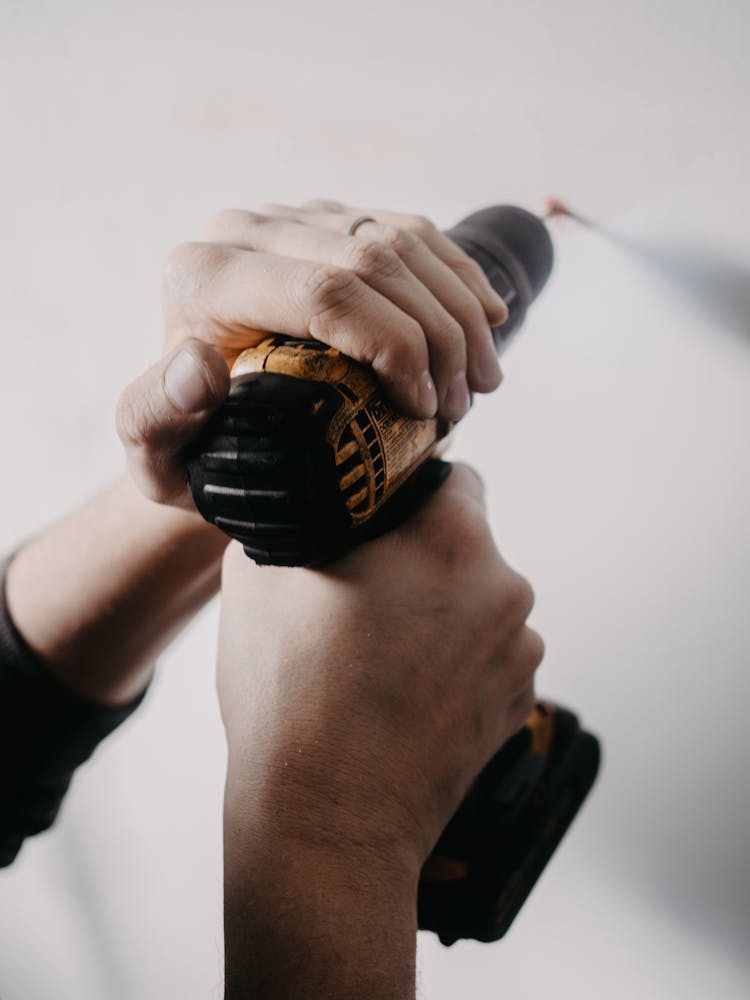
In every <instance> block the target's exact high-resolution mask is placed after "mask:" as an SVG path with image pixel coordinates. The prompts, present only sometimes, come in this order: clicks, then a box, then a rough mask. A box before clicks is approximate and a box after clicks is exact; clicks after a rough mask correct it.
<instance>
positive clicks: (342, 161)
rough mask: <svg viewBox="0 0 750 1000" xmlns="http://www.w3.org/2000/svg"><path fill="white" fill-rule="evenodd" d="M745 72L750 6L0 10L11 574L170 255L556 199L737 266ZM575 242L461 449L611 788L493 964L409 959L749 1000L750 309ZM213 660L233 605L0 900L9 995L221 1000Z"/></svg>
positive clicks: (82, 468) (496, 950)
mask: <svg viewBox="0 0 750 1000" xmlns="http://www.w3.org/2000/svg"><path fill="white" fill-rule="evenodd" d="M749 42H750V8H748V6H747V5H746V4H744V3H743V2H742V0H734V2H731V3H729V2H726V3H720V2H719V3H714V4H713V5H707V4H702V3H697V2H693V0H691V2H685V0H683V2H677V0H669V2H664V3H660V4H654V3H653V2H645V0H634V2H631V3H630V4H628V5H615V4H606V3H604V4H603V3H601V2H598V3H594V2H593V0H573V2H570V3H567V4H554V3H552V0H530V2H529V0H527V2H526V3H524V4H510V3H508V2H506V0H500V2H497V0H496V2H493V3H489V2H487V3H485V2H479V0H468V2H464V3H462V4H460V5H459V4H456V5H448V4H445V3H435V2H433V3H429V4H428V3H426V2H423V0H415V2H413V3H411V4H405V5H402V4H397V3H394V2H391V0H388V2H381V3H380V4H378V5H366V6H365V5H361V6H360V5H356V4H352V3H349V4H344V3H340V2H328V3H318V4H315V5H308V4H302V3H296V4H290V3H278V4H275V5H272V6H266V5H263V6H261V5H251V4H246V5H240V4H231V3H229V2H227V0H216V2H214V3H212V4H210V5H206V4H197V3H194V2H189V3H188V2H183V3H176V2H168V3H161V4H146V3H143V2H134V3H131V4H129V5H128V8H127V11H126V10H125V8H124V6H123V5H119V4H114V3H102V2H99V3H93V2H92V3H86V2H83V0H71V2H69V3H66V4H55V3H50V2H48V3H23V4H22V3H20V2H19V0H4V2H3V3H2V4H0V86H1V89H0V93H1V94H2V98H1V99H0V116H1V118H0V125H1V132H0V135H2V156H0V180H2V187H1V188H0V205H1V206H2V208H1V211H2V214H1V216H0V217H1V218H2V220H3V234H2V235H3V238H2V240H0V329H2V336H3V344H4V351H3V363H2V366H0V393H1V394H0V406H1V407H2V420H1V421H0V455H1V456H2V462H3V468H4V473H3V479H2V484H3V501H2V503H3V506H2V511H3V517H2V519H0V545H1V546H2V547H3V548H9V547H11V546H12V545H14V544H15V543H17V541H18V539H19V538H21V537H23V535H24V534H26V533H29V532H31V531H33V530H35V529H36V528H38V527H39V526H40V525H41V524H43V523H44V522H46V521H48V520H49V519H51V518H53V517H54V516H56V515H58V514H59V513H61V512H62V511H64V510H65V509H68V508H70V507H71V506H73V505H74V504H75V503H76V502H78V501H79V500H81V499H83V498H84V497H86V496H87V495H88V494H89V493H90V492H91V491H92V490H94V489H96V488H97V487H98V486H99V485H101V484H102V483H103V482H105V481H106V480H107V479H108V478H111V477H112V476H114V475H115V474H116V472H117V470H118V469H119V467H120V454H119V449H118V446H117V443H116V441H115V438H114V433H113V431H112V420H111V416H110V415H111V412H112V408H113V402H114V399H115V398H116V396H117V394H118V392H119V389H120V388H121V387H122V386H123V384H124V383H125V382H126V381H128V380H129V379H130V378H131V377H132V376H134V375H135V374H136V373H137V372H138V371H139V370H140V369H141V368H143V367H144V366H145V365H146V364H147V363H148V362H150V361H151V360H153V358H154V357H155V356H156V354H157V352H158V351H159V343H160V341H159V338H160V319H159V304H158V274H159V266H160V260H161V258H162V257H163V255H164V253H165V252H166V250H167V249H168V248H169V246H170V245H172V244H173V243H175V242H178V241H179V240H182V239H185V238H195V237H197V236H199V235H200V232H201V226H202V224H203V221H204V220H205V218H206V217H207V216H208V214H209V213H210V212H211V211H212V210H213V209H215V208H219V207H227V206H246V207H252V206H253V205H254V204H257V203H259V202H262V201H266V200H288V201H295V200H301V199H303V198H306V197H311V196H316V195H324V196H332V197H337V198H340V199H342V200H349V201H351V202H353V203H356V204H362V205H367V204H377V205H387V206H394V207H396V208H405V209H415V210H419V211H423V212H426V213H427V214H430V215H432V216H433V217H434V218H435V219H436V221H438V222H440V223H441V224H446V225H448V224H450V223H451V222H453V221H455V220H456V219H457V218H458V217H460V216H461V215H462V214H463V213H464V212H466V211H467V210H469V209H472V208H475V207H478V206H481V205H483V204H489V203H492V202H496V201H501V200H508V201H518V202H520V203H522V204H526V205H527V206H528V207H531V208H538V207H540V205H541V202H542V199H543V197H544V195H546V194H548V193H550V192H555V193H559V194H561V195H563V196H565V197H567V198H569V199H570V201H571V203H572V204H573V205H574V206H576V207H578V208H580V210H581V211H582V212H586V213H588V214H591V215H592V216H594V217H596V218H597V219H600V220H602V221H603V222H605V223H607V224H608V225H609V226H610V228H611V229H613V230H614V231H615V232H616V233H618V234H620V235H621V236H626V237H627V238H628V239H630V240H631V241H635V242H641V243H646V244H647V245H649V246H653V245H656V244H657V243H658V244H659V245H665V244H667V243H672V244H676V245H678V246H679V247H681V248H683V249H684V248H685V247H688V246H694V245H695V246H698V247H701V248H704V249H708V250H710V251H711V252H712V253H713V254H718V253H721V254H723V255H724V256H726V257H727V259H729V260H730V261H731V262H732V263H733V265H734V266H736V267H738V268H742V267H744V268H745V269H748V270H749V271H750V239H749V238H748V235H747V232H748V226H747V220H748V207H747V206H748V199H747V191H746V185H745V176H744V175H745V173H746V171H747V161H748V152H749V151H750V140H749V139H748V134H747V127H746V108H747V104H748V97H749V96H750V88H749V78H748V77H749V74H750V70H748V58H747V52H748V43H749ZM556 241H557V250H558V266H557V270H556V273H555V276H554V278H553V280H552V282H551V283H550V286H549V289H548V291H547V292H546V294H545V296H544V298H543V300H542V301H540V303H539V305H538V307H537V309H536V311H535V314H534V316H533V317H532V318H531V320H530V322H529V324H528V326H527V329H526V330H525V332H524V334H523V335H522V338H521V340H520V341H519V342H518V343H517V345H516V346H514V347H513V348H512V350H511V352H509V354H508V356H507V358H506V360H505V364H504V367H505V371H506V380H505V383H504V385H503V388H502V391H501V392H500V393H499V394H498V395H497V396H495V397H493V398H492V399H491V400H486V399H485V400H481V401H479V403H478V405H477V407H476V412H475V413H474V414H472V415H470V417H469V418H468V419H467V421H466V423H465V425H464V427H463V428H461V430H460V432H459V434H458V435H457V440H456V443H455V446H454V454H455V455H456V457H459V456H461V457H467V458H469V459H470V460H472V461H473V462H474V463H475V464H476V465H477V466H478V467H479V468H480V469H481V470H482V472H483V474H484V475H485V477H486V478H487V480H488V483H489V487H490V495H491V497H492V504H493V522H494V525H495V527H496V531H497V537H498V541H499V544H500V546H501V548H502V549H503V551H504V552H505V553H506V554H507V556H508V557H509V558H510V559H511V561H512V562H514V563H515V564H517V565H518V567H519V568H520V569H522V570H523V571H524V572H525V573H527V574H528V575H529V576H530V578H531V579H532V581H533V582H534V584H535V587H536V590H537V594H538V602H537V610H536V611H535V619H536V624H537V625H538V627H539V628H540V630H541V631H542V632H543V633H544V635H545V637H546V639H547V646H548V656H547V661H546V664H545V666H544V667H543V669H542V673H541V676H540V690H542V691H543V692H544V693H545V694H548V695H550V696H553V697H555V698H558V699H559V700H560V701H562V702H563V703H565V704H568V705H571V706H573V707H576V708H577V709H578V710H579V711H580V713H581V714H582V716H583V717H584V719H585V720H586V722H587V723H589V724H590V725H591V727H593V728H594V729H595V730H596V731H597V732H598V733H599V734H600V735H601V736H602V738H603V740H604V744H605V754H606V759H605V768H604V772H603V775H602V777H601V779H600V782H599V784H598V786H597V788H596V790H595V794H594V795H593V796H592V798H591V800H590V803H589V804H588V805H587V807H586V809H585V811H584V813H583V814H582V816H581V817H580V818H579V820H578V821H577V823H576V825H575V826H574V828H573V830H572V832H571V833H570V835H569V836H568V838H567V839H566V841H565V843H564V845H563V846H562V848H561V849H560V851H559V853H558V855H557V856H556V858H555V860H554V862H553V863H552V864H551V866H550V867H549V869H548V871H547V872H546V873H545V875H544V877H543V879H542V881H541V883H540V884H539V886H538V887H537V889H536V890H535V891H534V893H533V895H532V897H531V899H530V900H529V902H528V904H527V905H526V907H525V909H524V910H523V912H522V914H521V916H520V917H519V920H518V922H517V924H516V926H515V927H514V928H513V931H512V932H511V934H510V935H509V937H508V938H507V939H506V940H505V941H504V942H502V943H500V944H497V945H494V946H479V945H472V944H462V945H459V946H456V947H454V948H452V949H442V948H441V947H440V946H439V945H437V944H436V943H435V942H434V941H433V940H432V939H431V938H427V939H426V940H424V941H423V942H422V946H421V952H420V969H421V976H420V978H421V990H422V995H423V996H424V997H425V998H429V1000H443V998H446V1000H447V998H449V997H455V996H471V997H472V998H477V1000H484V998H487V1000H489V998H490V997H493V998H494V997H497V996H501V995H506V994H508V995H511V994H512V995H513V996H515V997H519V998H528V1000H536V998H540V997H543V996H546V995H549V993H550V992H551V991H552V990H554V991H555V993H556V995H557V996H561V997H563V998H565V1000H567V998H569V997H570V998H574V997H575V998H591V1000H594V998H597V1000H598V998H600V997H603V996H606V997H608V998H618V1000H619V998H623V1000H624V998H628V1000H631V998H633V997H638V998H658V1000H662V998H672V997H674V998H681V1000H683V998H684V1000H692V998H696V1000H697V998H704V997H706V996H714V997H717V998H722V1000H725V998H726V1000H735V998H736V1000H740V998H745V997H747V996H748V995H749V994H750V963H748V959H747V954H748V944H750V940H749V939H750V874H749V872H750V866H749V865H748V844H749V843H750V787H749V783H748V779H747V777H746V767H745V762H746V760H747V759H748V750H750V732H749V731H748V727H747V726H746V725H745V722H744V720H745V717H746V715H745V713H746V707H745V706H746V705H747V704H748V703H749V702H750V679H749V677H748V673H749V672H748V670H747V663H748V656H747V641H748V638H749V636H748V632H749V631H750V615H748V611H747V594H748V584H749V583H750V531H749V530H748V511H749V510H750V470H749V465H750V448H749V447H748V443H747V438H746V428H747V426H748V422H749V419H750V392H748V385H749V384H750V382H749V376H750V312H749V311H748V307H747V301H748V300H747V296H745V299H744V303H743V302H742V301H740V302H739V304H738V305H737V306H736V308H735V309H734V310H733V311H730V310H729V309H728V308H727V302H728V300H729V298H730V292H729V290H728V289H727V288H722V289H721V290H720V291H719V293H718V296H717V297H715V298H714V299H711V298H710V296H709V298H708V301H706V297H705V296H702V297H701V296H698V291H700V289H699V286H698V283H697V280H696V278H695V276H694V275H692V273H691V276H690V278H689V279H688V280H687V281H686V280H682V281H678V280H676V278H675V276H674V274H671V275H665V273H663V270H662V271H661V272H659V271H657V270H655V269H654V268H652V267H650V266H649V265H648V263H647V261H646V260H645V259H644V258H643V257H640V258H639V257H638V256H636V255H634V254H633V253H632V252H630V251H629V250H627V249H623V247H622V246H621V245H618V244H617V243H616V242H613V241H611V240H606V239H604V238H602V237H600V236H598V235H595V234H593V233H591V232H589V231H587V230H583V229H579V228H577V227H576V226H575V225H573V224H570V223H566V224H565V225H562V226H559V227H558V228H557V229H556ZM745 287H748V286H747V285H745ZM739 298H740V299H741V298H742V296H741V295H740V296H739ZM732 302H734V299H732ZM720 306H721V308H719V307H720ZM717 317H718V318H717ZM214 629H215V609H211V610H209V611H208V612H207V613H206V614H205V615H204V616H203V617H202V618H201V619H199V620H198V622H197V623H196V624H195V625H194V626H193V628H192V629H191V630H190V631H189V632H188V633H187V634H186V635H185V636H184V637H183V638H182V639H181V640H180V641H179V642H178V643H177V644H176V645H175V646H174V648H173V649H172V650H171V651H170V652H169V654H168V655H167V656H165V657H164V662H163V668H162V673H161V676H160V679H159V680H158V682H157V683H156V685H155V686H154V690H153V691H152V693H151V696H150V698H149V701H148V703H147V705H146V706H145V708H144V709H143V710H142V712H141V713H139V715H138V716H137V717H136V718H134V719H133V720H131V722H130V723H128V725H127V726H126V727H124V728H123V729H122V730H121V731H120V732H119V733H118V734H117V735H115V736H114V737H113V738H112V740H110V741H109V743H108V745H107V746H106V747H105V748H103V749H102V750H101V751H100V752H99V753H98V755H97V757H96V759H95V761H94V762H93V764H92V765H91V766H90V767H88V768H87V769H86V770H85V772H84V773H82V774H81V775H80V776H79V778H78V779H77V780H76V783H75V787H74V789H73V791H72V793H71V795H70V798H69V800H68V802H67V805H66V808H65V811H64V814H63V817H62V821H61V822H60V824H59V826H58V827H57V828H56V830H55V832H54V833H52V834H50V835H47V836H44V837H41V838H39V839H38V840H37V841H36V842H34V843H31V844H29V845H27V847H26V848H24V851H23V854H22V857H21V858H20V859H19V863H18V864H17V865H15V866H14V867H13V868H12V869H11V870H9V871H7V872H5V873H3V874H2V875H0V996H2V997H3V1000H49V998H51V997H54V998H55V1000H69V998H71V1000H72V998H75V1000H99V998H102V997H107V998H108V1000H109V998H111V1000H136V998H137V1000H156V998H159V1000H163V998H165V997H168V998H171V997H175V998H177V997H179V998H181V1000H182V998H186V1000H187V998H190V1000H192V998H204V997H206V998H207V997H216V996H220V966H221V932H220V864H219V843H220V815H219V807H220V799H221V780H222V768H223V745H222V735H221V729H220V725H219V721H218V714H217V711H216V706H215V702H214V697H213V690H212V679H211V667H212V659H213V641H214Z"/></svg>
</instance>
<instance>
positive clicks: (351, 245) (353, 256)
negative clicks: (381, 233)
mask: <svg viewBox="0 0 750 1000" xmlns="http://www.w3.org/2000/svg"><path fill="white" fill-rule="evenodd" d="M344 266H345V267H348V268H350V269H351V270H352V271H354V272H355V274H358V275H359V276H360V277H362V278H364V279H365V280H368V279H369V280H373V279H378V278H380V279H383V278H393V277H395V276H396V275H397V274H398V273H399V272H400V270H401V268H402V267H403V265H402V263H401V259H400V258H399V256H398V254H397V253H396V252H395V251H394V250H392V249H391V247H389V246H386V245H385V244H384V243H379V242H378V241H377V240H363V239H357V238H356V237H354V238H352V239H351V240H349V242H348V244H347V247H346V249H345V252H344Z"/></svg>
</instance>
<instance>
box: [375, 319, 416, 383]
mask: <svg viewBox="0 0 750 1000" xmlns="http://www.w3.org/2000/svg"><path fill="white" fill-rule="evenodd" d="M423 347H424V350H422V348H423ZM426 363H427V352H426V346H425V340H424V333H423V331H422V327H421V326H420V325H419V323H417V321H416V320H407V321H404V322H403V323H402V324H401V327H400V329H398V330H395V329H393V330H390V331H389V333H388V337H387V338H386V339H385V340H383V341H382V342H381V343H380V344H378V346H377V348H376V350H375V352H374V355H373V359H372V367H373V368H374V369H375V371H376V372H377V373H378V374H379V375H383V374H387V375H391V376H400V377H402V378H409V377H416V376H417V375H419V374H421V372H422V371H423V370H424V368H425V366H426Z"/></svg>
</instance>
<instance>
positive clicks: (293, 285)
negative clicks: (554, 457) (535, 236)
mask: <svg viewBox="0 0 750 1000" xmlns="http://www.w3.org/2000/svg"><path fill="white" fill-rule="evenodd" d="M363 215H367V216H369V217H370V221H367V222H364V223H362V224H361V225H360V226H359V227H358V228H357V230H356V234H355V235H353V236H349V235H346V234H345V230H346V228H347V223H348V222H350V221H351V220H353V219H355V218H356V217H359V216H363ZM163 299H164V317H165V326H166V347H167V351H168V354H167V356H166V357H165V358H164V359H163V360H162V361H161V362H159V364H157V365H155V366H154V367H153V368H152V369H150V371H148V372H147V373H146V374H145V375H144V376H142V377H141V378H140V379H138V380H137V381H136V382H134V383H133V384H132V385H131V386H129V387H128V388H127V389H126V390H125V392H124V393H123V396H122V398H121V400H120V404H119V407H118V418H117V426H118V433H119V435H120V437H121V439H122V441H123V444H124V445H125V449H126V452H127V456H128V462H129V464H130V468H131V472H132V474H133V477H134V479H135V480H136V482H137V484H138V485H139V487H140V488H141V489H142V490H143V492H144V493H145V494H146V495H147V496H149V497H150V498H151V499H153V500H157V501H159V502H162V503H169V504H173V505H175V506H181V507H185V508H188V509H190V508H191V507H192V502H191V500H190V498H189V495H188V491H187V489H186V485H185V476H184V469H183V463H182V459H181V453H182V451H183V449H184V447H185V446H186V444H187V443H188V442H189V441H190V440H191V439H192V438H193V437H194V436H195V434H196V433H197V431H198V430H199V428H200V427H201V426H202V425H203V423H205V421H206V420H207V419H208V417H209V415H210V414H211V413H212V412H213V411H214V410H215V409H216V407H217V406H218V405H219V404H220V403H221V402H222V400H223V399H224V398H225V396H226V394H227V392H228V387H229V383H228V379H227V375H226V366H227V363H229V362H231V361H232V360H233V358H234V357H236V355H237V354H238V353H239V352H240V351H241V350H242V349H244V348H246V347H249V346H251V345H253V344H255V343H258V342H259V341H260V340H261V339H263V337H265V336H266V335H267V334H268V333H281V334H288V335H292V336H296V337H304V338H308V337H309V338H314V339H317V340H320V341H323V342H324V343H326V344H329V345H331V346H334V347H337V348H339V349H340V350H341V351H342V352H343V353H344V354H346V355H348V356H349V357H352V358H355V359H357V360H359V361H363V362H366V363H367V364H370V365H372V367H373V369H374V370H375V371H376V373H377V374H378V375H379V377H380V379H381V381H382V383H383V385H384V387H385V389H386V391H387V392H388V393H389V394H390V396H391V397H392V400H393V402H394V404H395V405H396V406H397V407H398V408H399V409H401V410H403V411H404V412H405V413H407V414H409V415H412V416H416V417H430V416H433V415H434V414H435V413H436V412H439V413H440V414H441V416H443V417H444V418H446V419H448V420H456V419H458V418H459V417H461V416H463V414H464V413H465V412H466V410H467V408H468V406H469V401H470V399H469V390H473V391H475V392H489V391H491V390H493V389H495V388H496V387H497V386H498V384H499V382H500V379H501V374H500V368H499V365H498V361H497V356H496V353H495V349H494V345H493V341H492V335H491V332H490V326H496V325H498V324H499V323H502V322H503V321H504V320H505V318H506V316H507V309H506V307H505V304H504V303H503V301H502V299H501V298H500V297H499V296H498V295H497V294H496V293H495V292H494V291H493V289H492V287H491V286H490V284H489V282H488V280H487V278H486V277H485V275H484V273H483V271H482V269H481V268H480V267H479V266H478V265H477V264H476V263H475V262H474V261H472V260H471V259H470V258H469V257H468V256H467V255H466V254H465V253H464V252H463V250H461V249H460V248H459V247H458V246H456V245H455V244H454V243H453V242H452V241H451V240H450V239H448V237H446V236H445V235H443V234H442V233H440V232H439V231H438V230H437V229H436V228H435V226H433V225H432V223H431V222H429V221H427V220H426V219H424V218H422V217H420V216H410V215H400V214H397V213H392V212H381V211H376V210H373V211H368V212H365V211H363V210H359V209H353V208H349V207H347V206H344V205H341V204H338V203H333V202H311V203H309V204H308V205H306V206H303V207H301V208H291V207H288V206H267V207H266V209H265V210H264V211H262V212H261V213H252V212H241V211H227V212H221V213H219V214H218V215H217V216H215V218H214V219H213V220H212V222H211V223H210V225H209V229H208V242H205V243H187V244H183V245H181V246H179V247H177V248H176V249H175V250H174V251H173V252H172V253H171V254H170V256H169V258H168V260H167V262H166V265H165V268H164V281H163ZM222 359H223V360H222Z"/></svg>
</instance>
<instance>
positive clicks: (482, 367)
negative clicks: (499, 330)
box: [474, 332, 503, 392]
mask: <svg viewBox="0 0 750 1000" xmlns="http://www.w3.org/2000/svg"><path fill="white" fill-rule="evenodd" d="M477 361H478V368H479V372H478V374H479V382H480V385H475V386H474V388H475V389H480V386H481V389H480V391H482V392H491V391H492V390H493V389H497V387H498V386H499V385H500V383H501V381H502V378H503V375H502V372H501V371H500V362H499V361H498V360H497V351H496V350H495V341H494V340H493V339H492V333H491V332H489V336H488V337H487V338H486V340H483V341H482V346H481V347H480V348H479V356H478V358H477Z"/></svg>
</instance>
